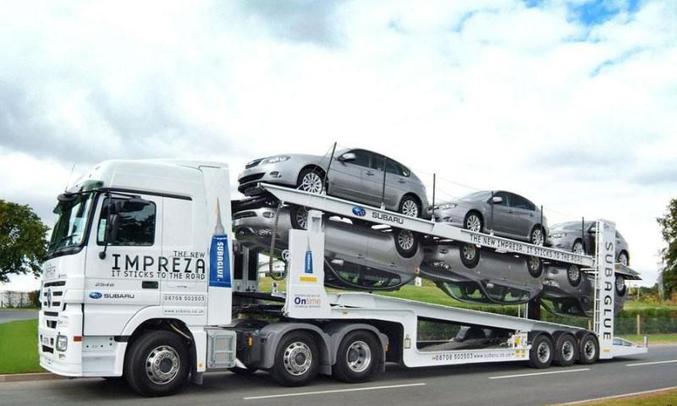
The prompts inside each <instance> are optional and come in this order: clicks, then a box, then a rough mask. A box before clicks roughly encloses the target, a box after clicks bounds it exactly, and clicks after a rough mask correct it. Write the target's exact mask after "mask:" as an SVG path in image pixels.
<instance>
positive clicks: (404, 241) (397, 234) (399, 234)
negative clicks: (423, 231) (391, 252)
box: [393, 229, 418, 258]
mask: <svg viewBox="0 0 677 406" xmlns="http://www.w3.org/2000/svg"><path fill="white" fill-rule="evenodd" d="M393 238H394V239H395V249H396V250H397V253H398V254H400V255H401V256H403V257H404V258H411V257H413V256H414V255H416V252H417V251H418V235H417V234H416V233H414V232H413V231H409V230H400V229H394V230H393Z"/></svg>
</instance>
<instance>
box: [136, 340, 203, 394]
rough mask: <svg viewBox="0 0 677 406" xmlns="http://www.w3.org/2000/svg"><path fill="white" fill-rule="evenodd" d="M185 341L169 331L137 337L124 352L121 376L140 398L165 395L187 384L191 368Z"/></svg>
mask: <svg viewBox="0 0 677 406" xmlns="http://www.w3.org/2000/svg"><path fill="white" fill-rule="evenodd" d="M188 358H189V357H188V350H187V349H186V344H185V342H184V340H183V339H182V338H181V337H179V336H178V335H177V334H174V333H172V332H169V331H164V330H157V331H151V332H149V333H146V334H144V335H142V336H141V337H139V338H138V339H137V340H136V341H134V342H133V343H132V346H131V348H130V349H129V350H128V351H127V358H126V360H125V367H124V371H125V372H124V376H125V379H126V380H127V383H128V384H129V386H130V387H131V388H132V389H133V390H134V391H135V392H137V393H139V394H140V395H143V396H166V395H171V394H173V393H175V392H177V391H178V390H179V389H181V387H182V386H183V385H184V384H185V383H186V378H187V377H188V371H189V369H190V365H189V360H188Z"/></svg>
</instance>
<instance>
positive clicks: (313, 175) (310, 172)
mask: <svg viewBox="0 0 677 406" xmlns="http://www.w3.org/2000/svg"><path fill="white" fill-rule="evenodd" d="M296 187H297V189H300V190H303V191H305V192H310V193H315V194H320V193H322V192H323V191H324V173H323V172H322V171H321V170H320V169H318V168H305V169H304V170H302V171H301V173H300V174H299V177H298V181H297V183H296Z"/></svg>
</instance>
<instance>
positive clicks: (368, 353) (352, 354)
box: [332, 330, 381, 383]
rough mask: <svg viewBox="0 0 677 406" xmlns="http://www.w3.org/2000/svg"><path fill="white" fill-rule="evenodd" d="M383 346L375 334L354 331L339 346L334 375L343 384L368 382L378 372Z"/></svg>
mask: <svg viewBox="0 0 677 406" xmlns="http://www.w3.org/2000/svg"><path fill="white" fill-rule="evenodd" d="M380 357H381V345H380V344H379V342H378V340H377V339H376V337H374V335H373V334H371V333H369V332H366V331H359V330H358V331H352V332H350V333H348V335H346V336H345V337H344V338H343V340H342V341H341V345H339V348H338V353H337V354H336V364H334V366H333V367H332V375H333V376H334V377H336V379H338V380H340V381H343V382H351V383H354V382H366V381H368V380H370V379H371V378H372V376H373V375H374V373H375V372H376V371H378V365H379V362H380Z"/></svg>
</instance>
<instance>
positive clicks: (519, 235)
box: [429, 190, 548, 245]
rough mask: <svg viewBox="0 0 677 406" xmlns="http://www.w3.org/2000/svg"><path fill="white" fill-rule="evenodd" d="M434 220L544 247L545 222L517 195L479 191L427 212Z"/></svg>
mask: <svg viewBox="0 0 677 406" xmlns="http://www.w3.org/2000/svg"><path fill="white" fill-rule="evenodd" d="M429 211H430V212H431V214H432V215H433V217H434V219H435V221H438V222H444V223H448V224H451V225H453V226H456V227H463V228H466V229H469V230H472V231H478V232H484V233H494V234H496V235H499V236H501V237H507V238H513V239H517V240H521V241H526V242H531V243H532V244H536V245H543V244H544V243H545V241H546V239H547V236H548V224H547V219H546V218H545V216H543V213H542V212H541V210H540V209H539V208H538V207H537V206H536V205H535V204H534V203H533V202H531V201H530V200H529V199H526V198H525V197H522V196H520V195H518V194H516V193H512V192H506V191H502V190H497V191H490V190H485V191H479V192H474V193H470V194H469V195H466V196H464V197H462V198H460V199H457V200H453V201H449V202H444V203H440V204H439V205H435V207H434V208H431V209H429Z"/></svg>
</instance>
